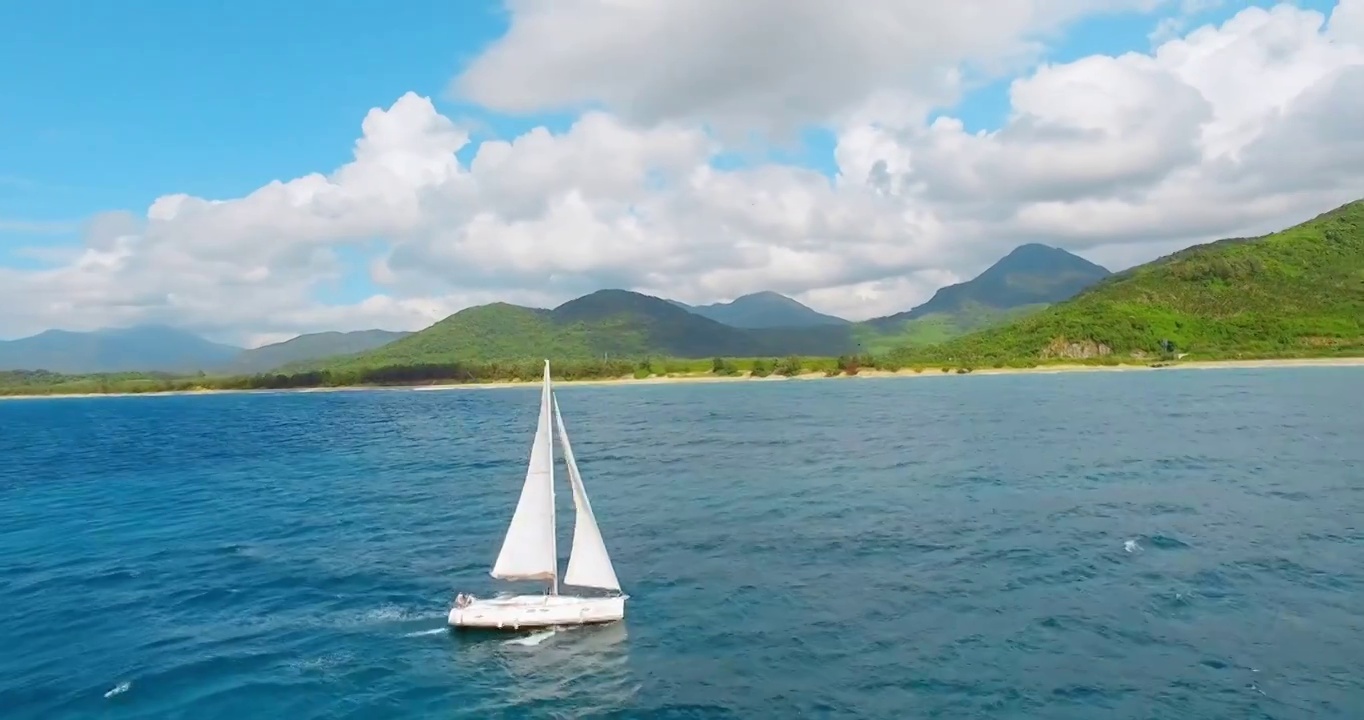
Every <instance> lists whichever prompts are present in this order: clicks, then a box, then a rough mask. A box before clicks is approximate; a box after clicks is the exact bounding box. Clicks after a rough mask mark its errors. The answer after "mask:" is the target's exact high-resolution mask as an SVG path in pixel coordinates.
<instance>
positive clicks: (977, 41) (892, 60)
mask: <svg viewBox="0 0 1364 720" xmlns="http://www.w3.org/2000/svg"><path fill="white" fill-rule="evenodd" d="M1155 4H1158V3H1157V2H1152V0H1016V1H1014V2H998V0H956V1H955V2H950V3H922V2H904V1H903V0H862V1H860V2H855V3H831V2H828V1H827V0H746V1H745V2H733V1H732V0H689V1H688V2H671V3H669V2H651V1H646V0H512V1H510V2H508V3H507V5H508V8H509V10H510V14H511V27H510V29H509V30H508V32H507V34H506V35H505V36H504V37H502V38H501V39H500V40H498V41H497V42H496V43H494V44H493V45H492V47H490V48H489V49H488V50H487V51H486V52H485V53H483V54H482V55H481V56H480V57H479V58H478V59H477V60H475V61H474V62H473V63H472V64H471V65H470V67H469V68H468V69H467V70H466V71H465V72H464V73H463V74H461V75H460V76H459V77H458V78H457V79H456V81H455V83H454V85H453V89H454V90H455V92H456V93H457V94H459V95H461V96H463V97H468V98H470V99H472V100H474V101H475V102H478V103H480V104H482V105H485V106H487V107H490V108H493V109H495V110H502V111H510V112H533V111H539V110H546V109H563V108H581V107H583V106H587V105H590V104H594V103H600V104H604V105H606V106H608V107H611V108H613V109H615V110H616V111H617V112H620V113H621V114H622V115H623V116H624V117H627V118H628V119H630V120H632V121H637V122H641V123H645V124H652V123H655V122H658V121H661V120H677V119H682V120H698V121H705V122H709V123H712V124H715V125H717V126H720V127H723V128H730V127H738V128H741V129H750V128H754V127H757V128H761V129H769V130H771V129H788V130H789V129H792V128H793V127H795V126H796V125H798V124H799V123H802V122H820V121H826V120H831V119H833V118H836V117H842V116H843V115H845V114H847V113H850V112H852V111H854V110H855V109H856V108H858V107H859V106H861V105H863V104H864V102H865V101H866V100H867V99H868V98H869V97H874V96H881V97H882V98H883V99H885V98H886V97H887V96H889V97H890V98H891V99H892V104H896V105H900V106H902V107H909V108H916V109H917V110H918V112H920V113H922V112H924V111H926V110H927V109H928V107H929V105H930V104H933V103H936V102H939V101H942V100H944V99H950V98H951V97H953V95H954V94H955V93H956V91H957V90H958V80H959V76H960V71H961V69H962V67H963V66H966V67H968V68H969V69H971V70H974V71H976V72H982V73H986V74H991V73H996V72H1000V71H1004V70H1007V69H1010V68H1016V67H1017V66H1018V62H1019V61H1021V60H1023V59H1026V58H1029V57H1032V56H1033V55H1035V54H1036V53H1037V52H1038V50H1039V49H1040V44H1039V43H1038V41H1039V40H1040V39H1041V38H1043V37H1045V35H1046V34H1047V33H1048V32H1050V31H1054V30H1056V29H1057V28H1059V27H1061V26H1062V25H1064V24H1065V23H1066V22H1067V21H1070V20H1073V19H1075V18H1077V17H1079V16H1081V15H1084V14H1090V13H1094V12H1099V11H1105V10H1122V9H1131V8H1146V7H1150V6H1153V5H1155Z"/></svg>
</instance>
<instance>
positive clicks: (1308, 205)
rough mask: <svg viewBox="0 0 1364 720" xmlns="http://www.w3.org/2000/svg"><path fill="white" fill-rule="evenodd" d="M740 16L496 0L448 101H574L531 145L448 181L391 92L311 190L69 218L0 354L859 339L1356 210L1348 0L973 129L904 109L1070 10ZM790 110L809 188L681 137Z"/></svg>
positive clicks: (423, 108) (12, 316)
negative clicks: (789, 304)
mask: <svg viewBox="0 0 1364 720" xmlns="http://www.w3.org/2000/svg"><path fill="white" fill-rule="evenodd" d="M765 2H766V0H764V1H763V2H755V3H740V4H735V3H719V2H710V0H697V2H695V3H677V4H666V3H665V4H657V3H642V2H634V1H633V0H615V2H613V3H587V1H586V0H574V1H573V2H555V3H550V2H548V1H547V0H520V1H519V2H513V3H512V7H513V27H512V30H511V32H510V33H509V34H508V36H507V37H506V38H505V39H503V40H501V41H499V42H498V43H496V44H495V45H494V46H493V47H492V48H491V49H489V51H488V52H487V54H486V55H484V56H483V57H481V58H480V59H478V60H477V61H476V62H475V63H474V64H473V65H472V66H471V68H470V70H469V71H468V73H467V74H466V75H464V76H463V77H462V79H461V81H460V87H462V88H464V89H465V90H467V91H468V92H469V93H470V94H471V95H472V96H474V97H476V98H478V99H480V100H482V101H484V102H486V103H488V104H490V105H492V106H494V107H502V108H508V109H513V110H524V109H530V108H539V107H552V106H556V105H563V104H571V105H577V104H581V103H599V104H602V105H603V106H604V107H603V108H602V109H599V110H594V111H590V112H587V113H585V114H584V115H582V116H581V117H580V118H579V119H578V120H577V121H576V123H575V124H574V125H573V126H572V127H571V128H570V129H568V130H567V131H565V132H563V133H560V134H552V133H550V132H549V131H547V130H544V129H537V130H533V131H531V132H529V133H526V134H525V135H522V136H521V137H518V138H515V139H513V140H511V141H500V140H495V141H485V142H483V143H482V144H481V145H479V146H478V147H477V148H476V151H475V152H474V153H473V156H472V159H471V160H470V161H469V162H468V163H467V165H465V164H461V163H459V162H458V161H457V160H456V157H455V152H456V151H457V150H459V149H461V148H463V147H464V146H465V145H466V144H467V143H468V142H469V138H468V136H467V134H466V133H465V132H464V131H463V130H462V129H461V128H460V126H459V125H457V124H456V123H455V122H453V121H452V120H450V119H448V118H446V117H443V116H442V115H440V114H439V113H438V112H437V110H436V108H435V106H433V105H432V104H431V102H430V101H429V100H427V99H425V98H422V97H419V96H417V95H414V94H411V93H409V94H407V95H404V96H403V97H401V98H399V99H398V100H397V102H395V103H394V105H393V106H391V107H390V108H388V109H375V110H372V111H371V112H370V113H369V114H368V115H367V116H366V117H365V119H364V122H363V125H362V133H361V138H360V139H359V140H358V141H357V143H356V145H355V149H354V158H353V160H352V161H351V162H350V163H348V164H346V165H344V166H342V167H340V168H338V169H336V170H335V171H334V172H332V173H330V174H328V175H322V174H313V175H308V176H305V177H301V178H298V179H295V180H291V181H289V182H283V183H281V182H274V183H270V184H268V185H266V186H264V187H262V188H260V189H259V190H257V191H255V192H253V193H251V194H249V195H247V196H246V197H243V198H238V199H233V200H226V201H210V200H205V199H201V198H194V197H189V196H185V195H172V196H167V197H163V198H159V199H157V200H156V201H155V202H154V203H152V204H151V206H150V208H149V209H148V210H147V212H146V213H145V215H144V216H143V217H140V218H138V217H133V216H130V215H127V214H111V215H104V216H99V217H97V218H95V219H94V220H93V221H92V222H91V223H90V224H89V227H88V229H87V238H86V243H85V246H84V247H83V248H82V249H81V250H80V251H79V252H78V253H75V254H72V255H71V256H69V257H64V258H54V260H56V261H57V263H56V265H55V266H54V267H53V268H52V269H49V270H43V271H37V272H33V271H28V272H25V271H18V270H6V269H3V268H0V305H3V306H4V307H6V308H7V310H6V312H5V313H4V314H3V315H0V336H15V335H19V334H24V333H28V332H33V331H36V330H39V329H42V328H44V327H50V326H65V327H75V328H80V327H97V326H103V325H110V324H126V323H131V322H142V321H158V322H180V323H186V324H189V325H191V326H193V327H197V328H200V329H203V330H205V331H211V332H216V333H217V334H218V335H219V336H221V337H227V338H229V339H238V340H243V341H245V340H247V339H255V340H260V339H268V338H276V337H280V336H283V335H287V334H289V333H294V332H302V331H313V330H322V329H338V330H349V329H358V328H365V327H388V328H393V329H414V328H418V327H421V326H423V325H426V324H429V323H430V322H431V321H433V320H435V319H438V318H440V317H442V316H444V315H445V314H448V313H449V312H452V311H454V310H457V309H459V308H461V307H465V306H468V305H471V304H478V303H483V302H490V301H493V300H506V301H510V302H519V303H526V304H534V305H551V304H554V303H557V302H559V301H562V300H565V299H567V298H569V297H572V296H574V295H578V294H581V293H583V292H587V291H591V290H594V289H597V288H600V287H628V288H634V289H639V290H642V291H646V292H652V293H654V294H661V295H667V296H671V297H676V298H678V299H681V300H685V301H692V302H709V301H714V300H719V299H728V298H732V297H734V296H736V295H739V294H743V293H745V292H752V291H755V290H759V289H772V290H777V291H780V292H786V293H790V294H792V295H795V296H796V297H798V298H800V299H802V300H805V301H807V302H810V303H811V304H813V305H814V306H816V307H817V308H819V309H822V310H826V311H833V312H837V313H840V314H844V315H846V316H850V317H855V318H860V317H869V316H873V315H879V314H886V313H891V312H895V311H899V310H904V309H907V308H908V307H910V306H911V305H913V304H914V303H916V302H918V301H922V300H924V299H926V298H927V297H928V296H929V295H930V294H931V293H932V292H933V290H935V289H936V288H937V287H938V286H940V285H941V284H946V283H949V282H955V281H959V280H961V279H963V278H965V277H969V276H970V275H972V274H974V273H975V272H978V271H979V270H980V269H982V268H983V267H984V266H985V265H988V264H989V263H990V262H992V261H993V260H995V259H997V258H998V257H1000V256H1002V255H1003V254H1004V253H1006V252H1007V251H1008V250H1009V249H1010V248H1011V247H1013V246H1014V245H1017V244H1019V243H1021V242H1026V241H1040V242H1046V243H1049V244H1056V245H1061V246H1064V247H1068V248H1071V249H1076V250H1083V251H1084V252H1085V253H1086V254H1087V255H1088V256H1090V257H1092V258H1093V259H1095V260H1097V261H1100V262H1104V263H1106V264H1110V265H1114V266H1119V267H1121V266H1123V265H1126V264H1129V263H1133V262H1139V261H1143V260H1146V259H1150V258H1152V257H1154V256H1156V255H1159V254H1163V253H1166V252H1169V251H1171V250H1173V249H1176V248H1177V247H1181V246H1183V245H1187V244H1189V243H1192V242H1195V241H1202V240H1206V239H1212V238H1215V237H1223V236H1228V235H1239V234H1246V233H1251V232H1263V231H1267V230H1272V229H1276V228H1278V227H1282V226H1284V225H1287V224H1289V223H1292V222H1294V221H1298V220H1302V219H1305V218H1307V217H1309V216H1310V215H1312V214H1314V213H1316V212H1319V211H1322V210H1325V209H1328V208H1329V207H1332V206H1334V205H1336V204H1339V203H1341V202H1344V201H1348V200H1351V199H1356V198H1357V197H1359V196H1364V136H1361V135H1360V134H1359V133H1358V132H1357V130H1356V129H1357V128H1359V127H1364V99H1362V98H1364V32H1361V30H1364V23H1362V22H1361V18H1364V10H1361V7H1364V0H1345V1H1344V2H1342V4H1341V5H1340V6H1339V7H1338V8H1337V9H1336V11H1335V13H1334V14H1333V15H1332V16H1331V18H1330V22H1329V24H1328V23H1327V18H1326V17H1325V16H1323V15H1321V14H1319V13H1314V12H1309V11H1305V10H1301V9H1298V8H1295V7H1292V6H1289V5H1282V6H1279V7H1276V8H1274V9H1272V10H1270V11H1266V10H1261V9H1257V8H1250V9H1246V10H1243V11H1241V12H1240V13H1238V14H1237V15H1236V16H1235V17H1234V18H1232V19H1231V20H1229V21H1227V22H1225V23H1224V24H1222V25H1221V26H1205V27H1200V28H1197V29H1195V30H1192V31H1191V32H1189V33H1188V34H1186V35H1184V36H1183V37H1178V38H1174V39H1171V40H1168V41H1166V42H1164V43H1163V44H1161V45H1159V46H1158V47H1156V48H1155V49H1153V50H1152V51H1151V52H1150V53H1145V54H1143V53H1127V54H1122V55H1119V56H1116V57H1108V56H1093V57H1087V58H1081V59H1078V60H1076V61H1074V62H1069V63H1061V64H1046V65H1041V66H1039V67H1035V68H1033V69H1032V70H1030V71H1029V72H1028V73H1027V74H1026V75H1023V76H1020V77H1018V78H1016V79H1015V80H1014V81H1013V83H1012V85H1011V87H1010V91H1009V98H1010V102H1011V112H1010V114H1009V116H1008V118H1007V120H1006V121H1005V123H1004V124H1003V126H1002V127H1000V128H999V129H997V130H995V131H993V132H984V133H982V132H968V131H967V130H966V129H965V127H964V125H963V123H962V122H960V121H958V120H955V119H953V118H950V117H945V118H938V119H937V120H935V121H933V122H928V120H927V119H926V116H925V115H924V114H923V113H924V112H925V111H926V110H927V109H928V108H929V107H931V105H932V103H933V101H934V99H935V98H939V97H946V96H950V95H951V94H952V93H954V92H955V91H956V89H957V87H959V85H960V82H961V80H960V78H961V77H962V76H963V75H962V67H963V66H964V65H973V66H974V67H976V68H981V67H986V66H988V65H990V64H992V63H999V62H1007V61H1010V60H1011V59H1016V58H1017V57H1018V56H1019V55H1020V54H1023V55H1026V54H1028V53H1030V52H1032V44H1031V43H1033V41H1034V40H1035V39H1036V38H1038V37H1044V35H1040V33H1044V32H1045V31H1047V30H1049V29H1053V28H1056V27H1058V26H1059V25H1060V24H1062V23H1064V22H1065V21H1067V20H1068V19H1070V18H1073V17H1076V16H1077V15H1078V14H1080V13H1081V12H1083V11H1086V10H1089V11H1092V10H1093V9H1094V6H1095V4H1093V3H1089V4H1086V3H1082V2H1080V0H1051V1H1044V0H1036V1H1035V2H1031V3H1013V4H1009V5H1008V8H1006V10H1005V11H1002V12H1001V11H999V8H1000V7H1001V6H1000V5H998V4H997V3H990V4H989V9H990V10H991V12H990V13H989V14H988V15H983V14H982V13H983V12H984V11H983V10H982V8H985V7H986V6H985V5H981V4H973V3H970V2H966V3H962V4H953V5H952V6H951V7H952V8H954V9H952V10H950V12H948V11H944V12H943V13H935V14H923V13H922V12H921V11H911V10H905V9H903V8H906V7H908V5H907V4H905V3H889V4H885V5H884V6H882V5H877V4H876V3H866V4H865V5H863V4H859V5H858V6H857V7H858V8H859V9H858V10H856V11H849V12H848V13H844V15H846V17H844V16H843V15H839V14H835V15H834V16H833V17H824V16H820V15H818V14H817V10H818V9H819V8H827V7H829V6H828V5H827V4H825V3H816V2H814V0H802V2H800V3H797V4H796V5H791V6H790V8H791V9H790V11H789V12H788V13H787V14H786V15H784V16H783V17H784V18H785V20H783V22H784V23H787V24H788V25H789V27H788V26H787V25H783V26H782V28H785V29H783V30H781V31H778V29H773V28H772V27H771V26H770V23H769V25H766V26H765V25H763V22H764V21H765V19H766V20H770V18H771V16H770V15H765V14H764V9H766V11H772V8H773V7H775V6H770V7H769V5H768V4H764V3H765ZM1121 4H1123V3H1121V2H1114V3H1109V4H1108V5H1109V6H1118V5H1121ZM1129 4H1138V3H1129ZM739 5H742V6H743V7H739ZM782 6H783V7H787V4H786V3H783V4H782ZM943 7H947V6H943ZM563 13H567V15H565V14H563ZM878 13H880V14H878ZM940 15H941V16H940ZM996 16H998V17H996ZM554 23H561V24H559V25H554ZM797 25H799V27H800V28H801V29H802V32H803V33H804V34H802V32H796V26H797ZM763 27H766V28H767V30H765V31H760V29H761V28H763ZM755 28H756V29H755ZM968 29H971V30H974V31H977V32H978V33H979V36H977V35H975V34H973V33H972V32H968V31H967V30H968ZM551 31H552V32H551ZM807 31H808V32H807ZM708 34H709V35H708ZM705 37H710V38H711V39H712V40H714V42H711V43H709V44H707V43H701V42H698V39H700V38H705ZM797 38H801V39H797ZM717 48H718V49H717ZM999 48H1002V50H1001V49H999ZM844 50H847V53H846V55H844V54H840V53H842V52H843V51H844ZM740 59H746V60H745V62H740ZM783 63H784V64H785V67H788V69H789V71H790V74H789V75H783V74H781V73H780V72H779V70H780V67H782V66H783V65H782V64H783ZM828 63H833V65H834V66H836V67H835V68H834V69H830V68H828V67H825V64H828ZM715 68H721V69H723V70H724V72H719V73H716V74H714V75H707V73H710V72H711V71H712V70H714V69H715ZM811 121H822V122H826V123H831V124H832V125H831V127H833V128H834V129H836V131H837V146H836V148H835V151H834V159H835V160H836V162H837V165H838V172H837V174H836V176H835V177H833V178H828V177H825V176H824V175H821V174H820V173H818V172H815V171H813V170H809V169H805V168H800V167H794V166H787V165H781V164H776V163H767V164H760V165H757V166H750V167H745V168H741V169H719V168H718V167H717V166H716V158H717V154H718V153H719V152H720V151H721V150H723V149H726V146H725V144H724V143H723V142H722V141H723V140H724V139H725V138H726V136H725V135H723V134H721V135H714V134H711V133H708V132H707V131H706V130H704V129H703V125H702V123H708V124H710V126H711V127H715V126H723V125H725V124H728V125H729V127H730V128H731V129H734V128H769V129H770V128H783V127H786V128H790V127H796V126H798V125H800V124H802V123H806V122H811ZM376 238H378V239H382V240H383V241H384V243H385V246H386V247H387V248H388V249H389V250H388V252H387V253H386V254H385V256H384V257H381V258H377V259H375V260H374V261H373V262H372V263H371V264H370V266H369V268H368V276H369V278H370V279H371V280H372V281H373V282H374V283H375V284H377V285H378V286H380V287H381V288H383V292H382V294H377V295H375V296H374V297H371V298H369V299H368V300H365V301H364V302H362V303H358V304H355V305H347V306H336V305H326V304H322V303H319V302H317V301H316V300H315V299H314V297H315V293H316V291H317V288H318V287H319V286H320V285H322V284H325V283H335V282H337V280H338V278H340V276H341V275H342V273H343V272H344V269H345V263H343V262H342V259H341V258H340V257H339V256H338V254H337V253H338V251H339V250H342V249H344V248H350V247H362V246H368V244H369V243H370V242H371V241H372V240H374V239H376Z"/></svg>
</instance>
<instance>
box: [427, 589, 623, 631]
mask: <svg viewBox="0 0 1364 720" xmlns="http://www.w3.org/2000/svg"><path fill="white" fill-rule="evenodd" d="M624 617H625V596H624V595H616V596H614V597H574V596H572V595H515V596H512V597H502V598H491V599H487V600H473V601H472V602H470V603H469V604H468V605H465V606H464V607H453V608H450V617H449V622H450V626H451V627H456V628H489V629H494V630H525V629H527V628H543V627H553V626H556V625H561V626H562V625H589V624H593V623H607V622H612V621H615V620H620V619H622V618H624Z"/></svg>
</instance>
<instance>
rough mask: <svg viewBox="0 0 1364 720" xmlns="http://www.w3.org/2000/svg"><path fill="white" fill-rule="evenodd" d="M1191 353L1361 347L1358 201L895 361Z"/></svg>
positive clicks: (1146, 269) (1137, 271) (1158, 265)
mask: <svg viewBox="0 0 1364 720" xmlns="http://www.w3.org/2000/svg"><path fill="white" fill-rule="evenodd" d="M1166 339H1168V340H1171V341H1173V342H1174V343H1175V344H1176V346H1177V347H1176V349H1177V351H1178V352H1186V353H1190V354H1192V355H1193V356H1194V357H1197V358H1204V359H1211V358H1232V357H1246V358H1250V357H1285V356H1287V357H1292V356H1311V355H1333V354H1350V353H1355V354H1357V353H1359V352H1361V351H1364V201H1360V202H1355V203H1351V204H1349V205H1345V206H1343V207H1340V208H1338V209H1336V210H1333V211H1331V212H1328V213H1325V214H1323V215H1321V216H1319V217H1317V218H1314V219H1313V220H1311V221H1308V222H1306V223H1303V224H1301V225H1298V226H1295V227H1292V228H1289V229H1287V230H1284V231H1282V232H1278V233H1273V234H1271V235H1267V236H1264V237H1261V238H1252V239H1233V240H1222V241H1219V242H1216V243H1209V244H1207V245H1200V246H1195V247H1193V248H1189V249H1187V250H1183V251H1181V252H1178V253H1175V254H1173V255H1170V256H1168V257H1165V258H1161V259H1160V260H1157V261H1155V262H1152V263H1148V264H1146V265H1141V266H1138V267H1136V268H1132V269H1131V270H1128V271H1125V272H1122V273H1119V274H1117V275H1114V276H1112V277H1110V278H1108V279H1106V280H1104V281H1102V282H1100V283H1099V284H1097V285H1095V286H1094V287H1092V288H1090V289H1089V290H1087V291H1085V292H1083V293H1081V294H1080V295H1079V296H1077V297H1075V298H1073V299H1071V300H1069V301H1067V302H1064V303H1059V304H1057V305H1054V306H1052V307H1050V308H1048V309H1046V310H1043V311H1042V312H1040V313H1038V314H1036V315H1032V316H1029V317H1027V318H1024V319H1022V320H1019V321H1017V322H1014V323H1011V324H1009V325H1006V326H1002V327H997V328H992V329H988V330H984V331H982V332H978V333H975V334H972V335H968V336H964V337H961V338H957V339H955V340H952V341H949V342H947V343H944V344H942V345H939V346H936V347H932V348H920V349H917V350H915V349H910V350H906V351H902V352H901V353H900V355H901V357H902V358H903V359H905V360H924V361H936V360H949V359H950V360H956V361H981V360H1005V359H1020V358H1037V359H1046V358H1049V357H1058V356H1067V355H1071V356H1074V355H1077V354H1078V355H1093V354H1095V353H1096V351H1097V350H1098V349H1099V347H1100V346H1101V345H1102V346H1104V347H1107V348H1109V349H1110V350H1111V352H1112V354H1113V355H1114V356H1121V357H1131V356H1133V355H1137V356H1142V355H1156V354H1158V353H1160V341H1161V340H1166Z"/></svg>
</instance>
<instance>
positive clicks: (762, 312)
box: [668, 290, 851, 329]
mask: <svg viewBox="0 0 1364 720" xmlns="http://www.w3.org/2000/svg"><path fill="white" fill-rule="evenodd" d="M668 302H671V303H672V304H674V305H676V306H678V307H680V308H682V309H684V310H687V311H689V312H692V313H695V314H696V315H700V316H701V317H704V318H709V319H711V320H714V321H715V322H718V323H724V324H725V325H729V326H731V327H737V328H748V329H760V328H779V327H817V326H821V325H850V324H851V321H849V320H844V319H843V318H841V317H834V316H833V315H825V314H824V313H822V312H819V311H817V310H814V309H812V308H810V307H807V306H805V305H803V304H801V303H800V302H799V301H796V300H793V299H791V298H789V297H786V296H785V295H782V294H780V293H775V292H772V291H770V290H764V291H762V292H756V293H752V294H749V295H742V296H740V297H737V298H735V299H733V300H731V301H730V302H721V303H712V304H710V305H688V304H686V303H683V302H678V301H677V300H669V301H668Z"/></svg>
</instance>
